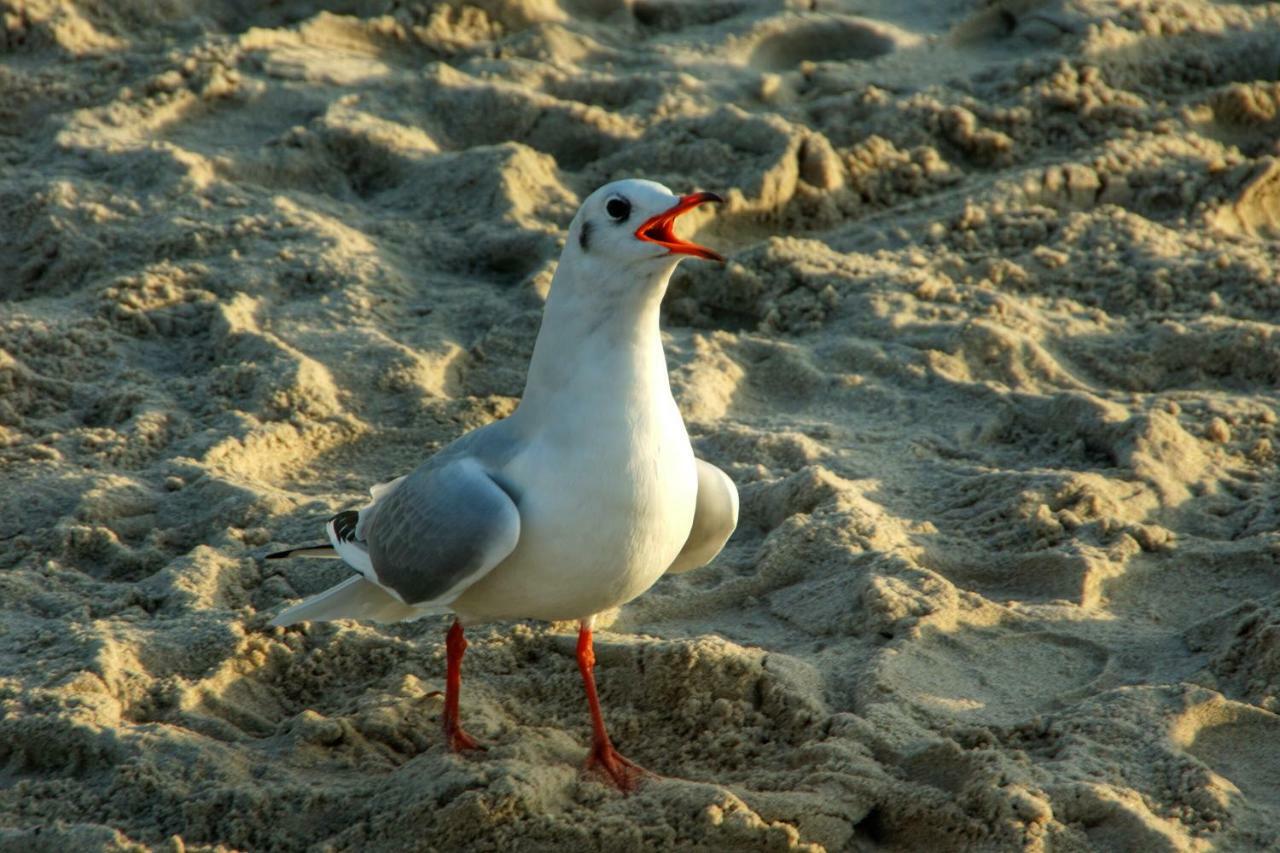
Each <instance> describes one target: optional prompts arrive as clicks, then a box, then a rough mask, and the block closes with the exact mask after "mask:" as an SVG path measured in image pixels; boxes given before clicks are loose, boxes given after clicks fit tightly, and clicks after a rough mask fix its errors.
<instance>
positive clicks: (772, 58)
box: [748, 18, 896, 71]
mask: <svg viewBox="0 0 1280 853" xmlns="http://www.w3.org/2000/svg"><path fill="white" fill-rule="evenodd" d="M894 47H896V43H895V41H894V39H893V38H892V37H890V36H889V35H888V34H887V33H885V32H883V31H882V30H880V29H879V28H877V27H876V26H874V25H872V24H869V23H867V22H865V21H857V20H845V19H840V18H830V19H826V20H820V21H803V22H799V23H797V24H795V25H793V26H791V27H790V28H788V29H785V30H781V31H779V32H775V33H771V34H769V35H767V36H765V37H764V38H763V39H761V40H760V42H759V43H758V44H757V45H756V47H755V49H754V50H753V51H751V57H750V59H748V62H749V63H750V64H751V65H752V66H753V67H755V68H759V69H762V70H764V71H785V70H787V69H789V68H794V67H795V66H797V65H799V64H800V63H801V62H847V61H849V60H867V59H875V58H876V57H877V56H883V55H885V54H886V53H889V52H890V51H892V50H893V49H894Z"/></svg>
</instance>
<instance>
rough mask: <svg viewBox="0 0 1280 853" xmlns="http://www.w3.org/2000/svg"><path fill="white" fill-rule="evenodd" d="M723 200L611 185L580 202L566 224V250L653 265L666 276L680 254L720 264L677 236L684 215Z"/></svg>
mask: <svg viewBox="0 0 1280 853" xmlns="http://www.w3.org/2000/svg"><path fill="white" fill-rule="evenodd" d="M723 201H724V199H722V198H721V197H720V196H718V195H716V194H715V193H710V192H696V193H690V194H689V195H676V194H675V193H673V192H671V190H669V189H667V188H666V187H664V186H663V185H662V184H659V183H655V182H654V181H644V180H638V179H632V180H626V181H614V182H613V183H611V184H605V185H604V186H603V187H601V188H600V189H598V190H596V191H595V192H593V193H592V194H591V195H590V196H588V197H587V200H586V201H585V202H583V204H582V207H581V209H579V211H578V215H577V216H575V217H574V219H573V223H572V225H570V226H569V241H570V242H569V247H570V249H571V250H576V251H577V253H578V254H580V255H582V256H584V257H587V258H592V259H598V260H600V261H602V262H606V263H614V264H621V265H628V266H630V265H632V264H644V265H646V266H648V265H652V266H654V267H657V268H665V269H666V270H667V271H668V273H669V271H670V269H671V268H673V267H674V266H675V264H676V262H678V261H679V260H680V259H681V257H683V256H684V255H689V256H692V257H695V258H706V259H707V260H712V261H720V262H722V263H723V261H724V258H723V257H721V256H720V255H719V254H718V253H716V252H714V251H712V250H711V249H708V248H707V247H706V246H699V245H698V244H697V243H693V242H690V241H688V240H685V239H682V238H681V237H678V236H676V232H675V222H676V219H678V218H679V217H680V215H681V214H682V213H686V212H688V211H690V210H693V209H694V208H695V207H697V206H698V205H701V204H705V203H707V202H723Z"/></svg>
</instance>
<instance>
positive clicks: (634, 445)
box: [454, 392, 698, 621]
mask: <svg viewBox="0 0 1280 853" xmlns="http://www.w3.org/2000/svg"><path fill="white" fill-rule="evenodd" d="M609 411H613V412H615V414H614V415H613V416H610V415H609V414H608V412H609ZM503 475H504V476H505V477H506V478H508V480H509V482H510V483H511V485H512V486H513V488H514V490H515V491H516V492H518V493H519V494H520V500H519V510H520V523H521V530H520V541H519V544H518V545H517V546H516V550H515V551H514V552H513V553H512V554H511V556H510V557H508V558H507V559H506V560H504V561H503V563H502V564H501V565H499V566H498V567H497V568H495V569H494V570H493V571H492V572H491V573H490V574H489V575H488V576H486V577H485V578H483V579H482V580H481V581H479V582H478V583H477V584H476V585H475V586H473V587H472V588H471V589H469V590H467V592H466V593H465V594H464V595H463V596H462V597H460V598H459V599H458V600H457V601H456V602H455V603H454V608H455V610H457V611H458V612H459V614H461V615H462V616H463V618H464V619H465V620H467V621H484V620H489V619H520V618H529V619H547V620H563V619H581V618H585V617H587V616H590V615H592V614H594V613H598V612H600V611H602V610H607V609H609V608H611V607H617V606H618V605H621V604H623V603H625V602H627V601H630V600H631V599H633V598H635V597H636V596H638V595H640V594H641V593H642V592H644V591H645V590H647V589H648V588H649V587H650V586H652V585H653V583H654V582H655V581H657V579H658V578H659V577H661V576H662V573H663V572H664V571H665V570H666V568H667V566H669V565H670V564H671V562H672V560H674V559H675V557H676V555H677V554H678V553H679V552H680V549H681V548H682V547H683V545H684V543H685V541H686V540H687V538H688V535H689V530H690V528H691V527H692V525H693V515H694V508H695V504H696V501H697V488H698V486H697V469H696V467H695V465H694V460H693V450H692V448H691V447H690V446H689V438H688V435H687V433H686V432H685V428H684V423H683V421H682V420H681V419H680V415H679V412H678V410H677V409H676V407H675V403H674V401H672V400H671V397H670V393H669V392H668V393H667V394H666V399H665V401H663V400H659V401H657V402H656V403H654V402H650V403H649V404H648V405H646V406H644V407H637V406H628V407H625V408H624V407H614V408H609V409H606V410H597V411H596V412H595V420H594V422H585V421H578V422H577V425H576V427H575V428H574V429H571V430H565V431H562V432H556V433H548V434H545V435H542V436H539V437H538V438H537V439H536V440H535V441H533V442H531V443H530V445H529V447H528V449H527V451H526V452H524V453H522V454H521V455H520V456H519V457H517V458H516V459H513V460H512V462H511V463H510V465H508V466H507V468H506V469H505V470H504V472H503Z"/></svg>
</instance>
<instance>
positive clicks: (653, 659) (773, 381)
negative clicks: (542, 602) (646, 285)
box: [0, 0, 1280, 853]
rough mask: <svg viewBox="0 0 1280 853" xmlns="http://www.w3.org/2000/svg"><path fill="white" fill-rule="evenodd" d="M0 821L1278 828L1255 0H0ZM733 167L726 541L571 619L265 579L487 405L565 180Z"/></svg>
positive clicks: (578, 846)
mask: <svg viewBox="0 0 1280 853" xmlns="http://www.w3.org/2000/svg"><path fill="white" fill-rule="evenodd" d="M0 24H2V26H3V29H0V35H2V39H3V40H0V49H2V50H3V54H2V56H0V290H2V297H3V301H2V302H0V849H2V850H5V851H11V850H12V851H23V853H32V852H33V851H41V850H56V851H60V853H61V851H73V850H74V851H90V850H138V849H145V848H151V849H156V850H168V851H179V850H184V849H185V850H188V851H194V850H201V851H213V850H219V851H223V850H246V851H275V850H278V851H289V850H304V849H305V850H315V851H323V850H333V851H345V850H359V851H400V850H439V851H473V850H474V851H479V850H519V851H526V850H528V851H538V850H545V851H563V850H611V851H633V850H669V849H691V850H725V851H731V850H732V851H737V850H742V851H750V850H762V851H764V850H769V851H780V850H807V851H817V850H828V851H841V850H877V849H884V850H1019V849H1025V850H1053V851H1083V850H1143V851H1161V850H1210V849H1213V850H1250V849H1259V848H1260V847H1263V846H1265V845H1267V844H1271V843H1274V840H1275V839H1276V838H1277V837H1280V717H1278V716H1277V712H1278V711H1280V583H1278V582H1280V534H1278V532H1277V528H1278V527H1280V479H1278V478H1277V462H1276V443H1277V441H1278V440H1280V439H1278V437H1277V435H1276V433H1277V426H1276V407H1277V396H1278V392H1277V385H1278V383H1280V326H1278V325H1277V318H1278V317H1280V242H1278V241H1277V238H1278V237H1280V143H1278V142H1277V140H1278V139H1280V10H1278V7H1277V5H1276V4H1266V3H1256V4H1247V3H1241V4H1231V3H1210V2H1199V0H1168V2H1155V1H1154V0H1151V2H1121V3H1103V2H1092V0H1061V2H1052V0H1050V2H1035V0H995V2H979V0H950V2H940V3H935V2H926V0H897V2H887V0H865V1H864V2H856V0H842V1H841V2H837V0H818V2H781V0H708V2H701V3H679V2H669V0H633V1H632V2H626V0H559V2H556V0H476V2H474V3H472V4H470V5H465V4H462V3H452V4H450V3H439V4H432V3H417V2H392V1H391V0H350V2H344V1H343V0H330V2H319V0H313V2H304V1H303V0H282V2H275V3H267V4H260V3H251V2H247V1H245V2H215V0H166V2H162V3H153V2H149V0H111V2H108V0H3V2H0ZM623 177H646V178H651V179H655V180H659V181H662V182H664V183H666V184H668V185H669V186H670V187H671V188H672V189H673V190H675V191H677V192H688V191H691V190H694V189H707V190H714V191H717V192H720V193H722V194H724V195H725V196H726V198H727V199H728V202H727V204H725V205H724V206H723V207H721V208H720V209H718V210H701V211H699V212H697V213H695V214H691V215H690V216H689V217H687V221H686V222H685V225H684V226H683V227H684V229H685V231H686V232H687V233H688V234H689V235H690V236H694V237H696V239H698V240H699V241H700V242H703V243H706V244H708V245H710V246H712V247H715V248H717V249H719V250H722V251H723V252H724V253H725V254H726V255H728V256H729V258H730V261H729V263H728V264H727V266H725V267H719V266H716V265H713V264H705V263H700V262H696V261H689V262H686V263H684V264H683V265H682V267H681V269H680V270H679V271H678V272H677V274H676V276H675V278H674V279H673V282H672V286H671V290H670V293H669V296H668V299H667V303H666V305H667V308H666V316H665V318H664V328H665V336H666V345H667V352H668V356H669V359H670V363H671V369H672V384H673V388H674V390H675V393H676V397H677V400H678V401H679V403H680V405H681V407H682V409H683V411H684V413H685V416H686V420H687V422H688V424H689V429H690V434H691V436H692V438H693V442H694V445H695V448H696V451H697V452H698V454H699V455H701V456H703V457H704V458H706V459H709V460H711V461H713V462H714V463H716V464H717V465H719V466H721V467H723V468H724V469H725V470H726V471H727V472H729V473H730V474H731V476H732V477H733V478H734V480H735V481H736V482H737V483H738V487H739V489H740V492H741V495H742V521H741V525H740V527H739V529H738V531H737V533H736V534H735V536H734V538H733V539H732V540H731V541H730V543H729V545H728V547H727V548H726V550H725V551H724V553H722V554H721V555H720V557H719V558H718V559H717V560H716V561H715V562H714V563H713V564H712V565H710V566H708V567H706V568H703V569H700V570H698V571H697V572H693V573H691V574H688V575H682V576H679V577H671V578H666V579H663V580H662V581H660V582H659V583H658V585H657V586H655V587H654V588H653V589H652V590H651V591H650V592H649V593H647V594H646V595H645V596H643V597H641V598H640V599H638V600H636V601H634V602H632V603H631V604H629V605H627V606H626V607H624V608H622V609H621V610H620V611H619V612H618V613H616V614H611V615H609V616H608V617H607V618H606V619H605V620H604V625H605V627H606V630H603V631H601V632H600V633H599V635H598V656H599V660H600V667H599V670H598V677H599V680H600V687H601V692H602V700H603V703H604V707H605V713H606V717H607V719H608V721H609V724H610V726H611V729H612V731H613V733H614V735H615V739H616V740H617V742H618V744H619V746H620V748H621V749H622V750H623V751H624V752H625V753H626V754H628V755H629V756H630V757H632V758H634V759H635V760H636V761H637V762H639V763H641V764H643V765H645V766H647V767H649V768H650V769H652V770H654V771H656V772H657V773H659V774H661V776H662V778H660V779H657V780H653V781H650V782H649V783H647V784H645V785H644V786H643V788H642V789H641V790H640V791H639V792H638V793H637V794H635V795H634V796H630V797H623V796H621V795H619V794H618V793H617V792H615V791H613V790H612V789H610V788H608V787H606V786H604V785H603V784H601V783H600V782H599V781H598V780H597V779H595V778H593V777H591V776H584V775H583V774H582V772H581V765H582V762H583V759H584V757H585V753H586V745H587V743H588V742H589V732H590V728H589V721H588V717H587V713H586V707H585V702H584V699H583V696H582V692H581V687H580V683H579V678H578V673H577V669H576V666H575V663H574V659H573V653H572V649H573V631H574V626H572V625H568V624H562V625H543V624H534V623H529V624H518V625H489V626H480V627H477V628H476V629H474V630H471V631H470V632H469V637H470V641H471V650H470V652H469V653H468V656H467V659H466V664H465V670H464V671H465V678H464V686H463V697H462V713H463V719H464V721H465V723H466V725H467V726H468V728H469V729H470V730H471V731H472V733H473V734H475V735H476V736H477V737H479V738H481V739H482V740H484V741H485V742H487V743H488V744H489V750H488V751H487V752H485V753H483V754H480V755H468V756H465V757H459V756H455V755H452V754H450V753H448V752H447V751H446V750H445V749H444V747H443V744H442V738H441V735H440V733H439V729H438V717H439V712H440V709H441V700H440V698H439V696H437V695H435V694H434V691H437V690H439V689H441V688H442V686H443V674H444V649H443V637H444V629H445V627H446V626H447V621H446V620H445V619H443V618H432V619H427V620H423V621H420V622H415V623H408V624H403V625H397V626H391V627H380V626H376V625H372V624H362V623H354V622H340V623H333V624H311V625H308V626H303V627H300V628H294V629H289V630H282V629H275V628H268V627H267V626H266V623H267V621H268V620H269V619H270V618H271V616H272V615H274V614H275V613H277V612H279V610H280V609H281V608H282V607H283V606H285V605H286V604H288V603H290V602H293V601H295V600H297V599H298V598H299V597H300V596H304V595H307V594H311V593H314V592H316V591H319V590H321V589H323V588H324V587H326V586H327V585H330V584H332V583H334V582H335V581H337V580H339V579H341V578H343V577H345V576H346V573H345V570H344V568H343V567H342V566H341V565H338V564H336V563H333V562H324V561H306V560H295V561H289V562H285V563H283V564H280V563H274V562H273V563H271V564H265V563H263V562H262V561H261V559H260V557H261V555H262V554H263V553H265V552H266V551H268V550H270V549H272V548H275V547H282V546H283V545H285V544H289V543H294V542H299V541H304V542H305V541H310V540H314V539H317V538H319V537H320V535H321V525H322V523H323V521H324V519H326V518H327V517H328V516H329V515H330V514H332V513H334V512H336V511H338V510H341V509H344V508H349V507H352V506H357V505H359V504H361V503H362V502H363V501H364V499H365V490H366V489H367V487H368V486H369V484H371V483H375V482H379V481H382V480H386V479H389V478H391V477H394V476H397V475H399V474H402V473H405V472H406V471H408V470H409V469H411V468H412V467H413V466H414V465H416V464H417V462H418V461H420V460H421V459H423V458H424V457H425V456H426V455H428V454H429V453H431V452H432V451H433V450H435V449H436V448H438V447H440V446H442V445H443V444H444V443H446V442H448V441H450V440H451V439H453V438H455V437H456V436H458V435H460V434H462V433H463V432H465V431H467V430H469V429H472V428H474V427H477V426H479V425H482V424H485V423H488V422H490V421H492V420H494V419H495V418H500V417H502V416H504V415H506V414H508V413H510V412H511V411H512V410H513V408H514V407H515V405H516V403H517V398H518V395H519V393H520V391H521V388H522V387H523V380H524V370H525V366H526V363H527V360H528V357H529V354H530V350H531V347H532V343H533V340H534V335H535V334H536V331H537V326H538V319H539V316H540V309H541V305H542V302H543V299H544V298H545V294H546V290H547V286H548V283H549V281H550V278H551V274H552V272H553V271H554V267H555V262H556V258H557V256H558V253H559V245H560V241H561V240H562V235H563V232H564V229H565V226H566V225H567V223H568V221H569V218H570V217H571V216H572V214H573V212H574V210H575V209H576V207H577V205H578V203H579V201H580V200H581V199H582V198H584V197H585V196H586V195H587V194H588V193H589V192H590V191H591V190H593V189H594V188H595V187H597V186H599V185H600V184H602V183H604V182H607V181H609V180H613V179H617V178H623Z"/></svg>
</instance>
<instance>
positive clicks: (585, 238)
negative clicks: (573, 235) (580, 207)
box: [578, 222, 591, 252]
mask: <svg viewBox="0 0 1280 853" xmlns="http://www.w3.org/2000/svg"><path fill="white" fill-rule="evenodd" d="M578 245H579V246H581V247H582V251H584V252H585V251H587V249H589V248H590V246H591V223H590V222H583V223H582V227H581V228H579V229H578Z"/></svg>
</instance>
